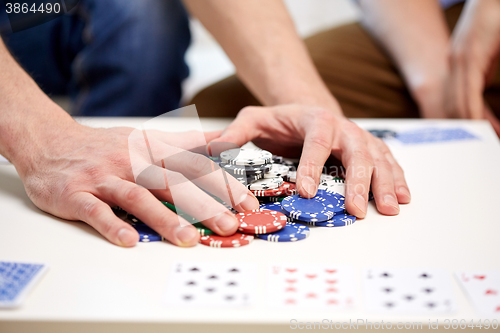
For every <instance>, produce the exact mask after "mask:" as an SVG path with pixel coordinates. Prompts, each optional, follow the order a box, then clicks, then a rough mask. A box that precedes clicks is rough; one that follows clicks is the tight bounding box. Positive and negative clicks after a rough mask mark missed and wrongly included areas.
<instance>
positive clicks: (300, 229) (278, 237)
mask: <svg viewBox="0 0 500 333" xmlns="http://www.w3.org/2000/svg"><path fill="white" fill-rule="evenodd" d="M309 233H310V231H309V228H308V227H307V226H305V225H302V224H298V223H293V222H287V223H286V225H285V227H284V228H283V229H281V230H280V231H277V232H273V233H271V234H267V235H255V237H256V238H259V239H263V240H266V241H268V242H296V241H299V240H302V239H306V238H307V237H308V236H309Z"/></svg>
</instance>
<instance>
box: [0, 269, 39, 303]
mask: <svg viewBox="0 0 500 333" xmlns="http://www.w3.org/2000/svg"><path fill="white" fill-rule="evenodd" d="M46 270H47V266H46V265H43V264H28V263H18V262H6V261H0V308H14V307H18V306H20V305H21V304H22V303H23V302H24V300H25V299H26V296H27V295H28V293H29V292H30V290H31V289H32V288H33V286H35V284H36V283H37V282H38V281H39V280H40V278H41V277H42V276H43V274H44V273H45V271H46Z"/></svg>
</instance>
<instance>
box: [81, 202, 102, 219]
mask: <svg viewBox="0 0 500 333" xmlns="http://www.w3.org/2000/svg"><path fill="white" fill-rule="evenodd" d="M99 212H100V207H99V205H98V203H97V202H90V201H87V202H85V203H83V205H82V206H81V209H80V216H81V217H83V218H84V219H85V220H87V219H88V220H94V219H96V218H97V217H98V216H99Z"/></svg>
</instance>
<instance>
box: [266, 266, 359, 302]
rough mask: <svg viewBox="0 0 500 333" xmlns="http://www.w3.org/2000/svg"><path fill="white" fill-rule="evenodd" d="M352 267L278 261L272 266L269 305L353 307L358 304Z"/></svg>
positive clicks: (269, 277)
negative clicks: (356, 302)
mask: <svg viewBox="0 0 500 333" xmlns="http://www.w3.org/2000/svg"><path fill="white" fill-rule="evenodd" d="M355 299H356V292H355V278H354V270H353V269H352V268H351V267H336V266H333V265H305V264H292V265H286V264H274V265H271V266H270V267H269V272H268V286H267V304H268V305H269V306H272V307H284V308H298V307H300V308H322V309H332V310H342V309H350V308H353V307H354V305H355Z"/></svg>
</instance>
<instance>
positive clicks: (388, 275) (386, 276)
mask: <svg viewBox="0 0 500 333" xmlns="http://www.w3.org/2000/svg"><path fill="white" fill-rule="evenodd" d="M380 277H383V278H390V277H392V275H391V274H389V273H387V272H384V273H382V274H380Z"/></svg>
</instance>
